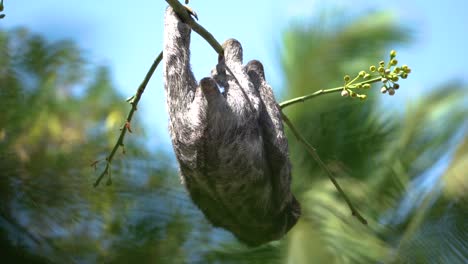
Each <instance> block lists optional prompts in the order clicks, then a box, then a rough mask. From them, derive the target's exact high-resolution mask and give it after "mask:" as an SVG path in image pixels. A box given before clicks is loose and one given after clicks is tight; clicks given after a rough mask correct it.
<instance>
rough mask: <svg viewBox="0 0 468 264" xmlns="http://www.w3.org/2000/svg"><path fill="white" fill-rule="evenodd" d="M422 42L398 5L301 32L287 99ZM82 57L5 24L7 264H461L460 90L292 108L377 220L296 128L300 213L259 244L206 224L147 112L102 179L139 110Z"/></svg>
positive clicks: (287, 39) (0, 175)
mask: <svg viewBox="0 0 468 264" xmlns="http://www.w3.org/2000/svg"><path fill="white" fill-rule="evenodd" d="M325 19H331V18H326V17H325ZM411 37H412V35H411V30H409V29H408V28H402V27H400V26H398V24H397V21H395V20H394V18H393V17H392V16H391V15H389V14H387V13H370V14H367V15H363V16H361V17H357V18H354V17H353V18H349V17H346V16H343V14H341V15H337V16H334V17H333V19H332V21H324V17H321V18H319V19H317V20H316V21H312V22H311V23H310V24H308V25H296V26H293V27H291V29H290V30H288V31H287V32H285V34H284V48H285V49H284V53H283V54H282V58H283V59H282V62H283V67H284V72H285V74H286V75H285V77H286V83H287V84H288V87H287V97H288V98H292V97H295V96H300V95H304V94H308V93H311V92H313V91H315V90H318V89H322V88H330V87H335V86H340V85H342V76H344V75H345V74H350V73H354V72H356V73H357V72H359V71H360V70H361V69H366V68H367V67H368V66H369V65H371V64H375V63H376V61H378V60H380V59H381V58H382V56H386V54H388V52H389V50H390V49H392V48H393V47H394V45H402V44H405V43H409V42H410V41H411ZM82 54H83V52H82V51H81V50H80V49H79V48H78V47H76V45H75V44H74V43H73V42H71V41H58V42H49V41H47V40H46V39H44V38H43V37H41V36H38V35H35V34H32V33H30V32H28V31H27V30H26V29H16V30H12V31H7V32H5V31H0V98H1V100H2V103H1V104H0V199H1V201H2V202H1V203H0V257H1V258H2V260H9V261H7V263H10V262H11V263H130V262H135V263H294V264H296V263H299V264H300V263H466V260H467V259H468V256H467V254H468V253H467V252H468V242H467V241H468V222H467V221H466V219H467V213H466V212H468V208H467V207H468V206H467V205H468V198H467V193H468V180H467V175H466V174H467V171H468V167H467V166H468V136H467V133H466V132H467V122H466V116H467V114H468V107H467V105H468V104H467V103H466V102H467V101H466V97H467V93H468V90H467V87H466V86H465V84H461V83H456V82H452V83H447V84H445V85H443V86H441V87H436V88H433V89H431V90H428V91H427V93H426V95H425V96H423V97H422V99H420V100H418V101H415V102H414V103H412V104H411V105H409V106H407V108H406V110H405V111H404V113H403V114H401V115H399V114H396V113H392V112H390V111H388V109H385V108H383V107H382V104H381V100H382V96H383V95H381V94H380V93H379V91H378V90H379V89H373V90H375V91H374V92H371V94H369V98H368V100H367V101H366V102H364V103H363V102H360V101H357V100H346V98H343V97H341V96H340V95H339V93H337V94H336V95H335V94H332V95H325V96H321V97H320V98H319V99H313V100H311V101H308V102H306V103H304V104H297V105H295V106H291V107H289V108H288V109H287V110H285V112H286V114H287V115H288V116H289V117H290V118H291V120H292V121H293V122H294V124H296V126H297V127H298V128H299V130H300V131H301V132H302V133H303V134H304V135H305V137H306V138H307V139H308V140H309V141H310V142H311V143H312V145H313V146H315V147H316V148H317V151H318V153H319V155H320V156H321V158H322V159H323V160H324V161H325V163H326V164H327V166H328V167H329V168H330V170H331V171H333V172H334V174H335V175H336V176H337V178H338V181H339V182H340V184H341V185H342V187H343V188H344V189H345V191H346V192H347V194H348V195H349V196H350V197H351V198H352V200H353V202H354V204H355V205H356V206H357V207H358V208H359V210H360V211H361V212H362V214H363V215H364V216H366V217H367V220H368V221H369V226H363V225H362V224H360V223H359V222H358V221H357V220H356V219H354V218H353V217H352V216H351V215H350V212H349V209H348V208H347V207H346V205H345V203H344V201H343V200H342V199H341V197H340V196H339V195H338V193H337V192H336V190H335V189H334V187H333V185H332V184H331V183H330V182H329V180H328V178H327V177H326V175H325V174H324V172H323V171H322V170H321V169H320V168H319V166H318V165H317V164H316V163H315V162H314V161H313V159H312V158H311V157H310V156H309V155H308V154H307V152H306V151H305V149H304V148H303V146H301V145H300V144H298V143H297V142H296V141H295V139H294V137H292V135H290V137H289V138H290V140H289V142H290V152H291V153H290V157H291V160H292V162H293V166H294V167H293V181H294V182H293V189H294V192H295V194H296V195H297V197H298V198H299V200H300V201H301V204H302V207H303V216H302V218H301V220H300V221H299V223H298V224H297V225H296V226H295V227H294V228H293V229H292V230H291V232H290V233H289V234H288V236H287V237H286V238H285V239H283V240H281V241H275V242H272V243H269V244H267V245H264V246H261V247H258V248H248V247H246V246H244V245H241V244H240V243H238V242H237V241H236V240H235V239H234V238H233V236H232V235H230V234H229V233H227V232H225V231H222V230H219V229H214V228H212V227H211V226H210V225H209V224H208V222H207V221H206V220H205V218H204V217H203V215H202V214H201V213H200V212H199V210H198V209H196V207H195V206H194V205H193V204H192V203H191V202H190V200H189V198H188V196H187V194H186V192H185V191H184V189H183V188H182V186H181V184H180V182H179V178H178V175H177V169H176V163H175V160H174V159H172V158H170V157H171V156H169V155H168V154H166V153H164V152H161V151H159V152H154V151H150V150H149V149H148V148H147V146H146V144H145V140H146V135H144V133H143V128H142V127H141V126H138V124H139V121H138V120H136V121H134V124H133V131H134V132H135V133H134V134H132V135H129V136H128V137H127V139H126V145H125V147H126V155H123V154H122V155H117V157H116V159H115V161H114V163H113V170H112V171H113V177H114V181H113V185H112V186H107V187H104V186H103V187H99V188H93V187H92V183H93V182H94V180H95V179H96V177H97V176H98V174H99V171H100V169H102V166H103V165H104V164H103V162H101V163H99V164H98V168H97V169H98V171H94V170H93V168H92V167H90V166H89V165H90V164H91V163H92V162H93V161H94V160H96V159H97V158H102V157H104V156H105V155H106V154H107V151H109V150H110V148H111V147H112V146H113V144H114V142H115V140H116V137H117V134H118V130H119V128H120V126H121V124H122V122H123V120H124V117H125V114H126V111H127V110H128V109H129V105H128V104H127V103H126V102H125V100H124V99H123V97H122V96H120V95H119V94H118V93H117V92H116V90H115V87H114V85H113V84H112V81H111V78H110V76H111V73H110V72H109V69H108V68H106V67H103V66H94V65H91V64H89V63H88V62H87V61H86V58H85V57H83V55H82ZM413 70H414V72H415V74H414V77H415V78H416V77H417V74H416V73H417V69H413ZM412 78H413V77H412ZM375 88H378V87H375ZM400 89H411V87H406V86H405V84H404V82H402V88H400ZM161 111H163V109H161Z"/></svg>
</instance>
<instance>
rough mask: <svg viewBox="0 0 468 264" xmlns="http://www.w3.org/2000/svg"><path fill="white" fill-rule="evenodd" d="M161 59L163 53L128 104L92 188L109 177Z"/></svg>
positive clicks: (157, 58)
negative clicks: (113, 142)
mask: <svg viewBox="0 0 468 264" xmlns="http://www.w3.org/2000/svg"><path fill="white" fill-rule="evenodd" d="M162 58H163V53H162V51H161V52H160V53H159V55H158V57H156V59H155V60H154V62H153V65H151V67H150V69H149V70H148V72H147V73H146V76H145V79H143V81H142V82H141V84H140V86H139V87H138V90H137V92H136V94H135V95H134V96H132V97H131V99H130V104H131V105H132V108H131V109H130V112H128V115H127V119H126V120H125V124H124V125H123V126H122V128H121V129H120V136H119V139H118V140H117V142H116V143H115V145H114V148H113V149H112V151H111V153H110V154H109V155H108V156H107V157H106V167H105V168H104V171H103V172H102V173H101V175H99V177H98V179H97V180H96V182H95V183H94V187H97V186H98V185H99V183H100V182H101V180H102V179H103V178H104V176H105V175H108V174H109V175H110V165H111V163H112V159H113V158H114V155H115V153H116V152H117V150H118V149H119V147H123V146H124V143H123V141H124V138H125V134H126V133H127V131H129V132H131V128H130V124H131V122H132V118H133V114H134V113H135V111H136V110H137V105H138V102H140V99H141V95H142V94H143V92H144V91H145V88H146V85H147V84H148V82H149V80H150V79H151V76H152V75H153V73H154V71H155V70H156V68H157V67H158V64H159V63H160V62H161V60H162ZM94 164H95V163H94ZM108 183H110V177H109V181H108Z"/></svg>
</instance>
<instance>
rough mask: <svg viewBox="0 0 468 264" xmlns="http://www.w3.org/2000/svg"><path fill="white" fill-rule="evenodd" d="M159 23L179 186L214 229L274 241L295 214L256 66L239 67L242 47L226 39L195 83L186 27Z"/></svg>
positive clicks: (276, 124)
mask: <svg viewBox="0 0 468 264" xmlns="http://www.w3.org/2000/svg"><path fill="white" fill-rule="evenodd" d="M164 23H165V24H164V50H163V52H164V53H163V54H164V66H163V67H164V68H163V72H164V73H163V74H164V87H165V90H166V95H167V107H168V111H169V131H170V135H171V139H172V144H173V147H174V152H175V154H176V157H177V160H178V162H179V165H180V173H181V179H182V182H183V184H184V185H185V187H186V188H187V190H188V192H189V193H190V196H191V198H192V200H193V202H194V203H195V204H196V205H197V206H198V207H199V208H200V210H201V211H202V212H203V213H204V214H205V216H206V218H207V219H208V220H209V221H210V222H211V223H212V224H213V225H214V226H217V227H222V228H225V229H227V230H229V231H230V232H232V233H233V234H234V235H235V236H236V237H237V238H238V239H239V240H241V241H242V242H244V243H246V244H247V245H250V246H257V245H260V244H263V243H266V242H269V241H272V240H277V239H280V238H281V237H283V236H284V234H286V233H287V232H288V231H289V230H290V229H291V228H292V227H293V226H294V225H295V223H296V222H297V219H298V218H299V216H300V214H301V209H300V205H299V203H298V201H297V200H296V198H295V197H294V196H293V194H292V193H291V190H290V184H291V164H290V161H289V157H288V142H287V139H286V136H285V134H284V129H283V123H282V119H281V112H280V108H279V106H278V104H277V103H276V101H275V98H274V96H273V91H272V89H271V87H270V86H269V85H268V84H267V82H266V81H265V75H264V70H263V66H262V64H261V63H260V62H259V61H255V60H254V61H251V62H249V63H248V64H247V65H245V66H243V65H242V47H241V44H240V43H239V42H238V41H237V40H234V39H229V40H227V41H226V42H225V43H224V44H223V49H224V57H220V59H219V63H218V65H216V68H215V69H214V70H213V71H212V74H211V75H212V77H207V78H203V79H201V81H200V82H199V83H197V81H196V80H195V77H194V75H193V73H192V71H191V67H190V33H191V29H190V27H189V26H188V25H187V24H185V23H184V22H183V21H182V20H181V19H180V18H179V17H178V16H177V15H176V14H175V12H174V11H173V9H172V8H171V7H169V8H168V9H167V10H166V15H165V22H164ZM220 88H221V90H220ZM221 91H222V92H221Z"/></svg>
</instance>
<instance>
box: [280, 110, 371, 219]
mask: <svg viewBox="0 0 468 264" xmlns="http://www.w3.org/2000/svg"><path fill="white" fill-rule="evenodd" d="M281 115H282V117H283V120H284V122H285V123H286V125H288V127H289V128H290V129H291V131H292V132H293V134H294V136H295V137H296V138H297V140H299V142H301V143H302V144H303V145H304V146H305V147H306V149H307V152H309V154H310V155H311V156H312V158H314V160H315V161H316V162H317V163H318V164H319V165H320V167H322V169H323V170H325V172H326V174H327V176H328V178H330V181H331V182H332V183H333V185H335V188H336V189H337V190H338V192H339V193H340V194H341V196H343V199H344V200H345V202H346V203H347V204H348V207H349V209H350V210H351V213H352V214H353V216H355V217H356V218H357V219H358V220H359V221H360V222H361V223H363V224H365V225H367V220H366V219H365V218H364V217H363V216H362V215H361V214H360V213H359V212H358V211H357V210H356V208H354V206H353V204H352V203H351V200H350V199H349V198H348V196H346V194H345V192H344V191H343V189H341V186H340V185H339V184H338V182H337V181H336V179H335V177H334V176H333V173H332V172H331V171H330V170H329V169H328V167H327V166H326V165H325V163H323V161H322V159H320V157H319V155H318V154H317V151H316V150H315V148H314V147H312V145H310V143H309V142H307V140H306V139H305V138H304V137H303V136H302V135H301V133H299V131H298V130H297V129H296V127H295V126H294V125H293V124H292V122H291V120H289V118H288V117H287V116H286V115H285V114H284V113H281Z"/></svg>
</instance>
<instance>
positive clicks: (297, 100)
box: [279, 76, 382, 109]
mask: <svg viewBox="0 0 468 264" xmlns="http://www.w3.org/2000/svg"><path fill="white" fill-rule="evenodd" d="M381 79H382V77H380V76H379V77H375V78H373V79H370V80H366V81H363V82H361V84H371V83H376V82H380V81H381ZM344 88H345V87H344V86H340V87H335V88H330V89H321V90H318V91H316V92H313V93H311V94H308V95H304V96H299V97H296V98H293V99H289V100H286V101H284V102H281V103H280V104H279V106H280V108H281V109H284V108H286V107H288V106H290V105H293V104H297V103H303V102H305V101H307V100H309V99H311V98H314V97H316V96H318V95H321V94H328V93H336V92H341V91H342V90H343V89H344Z"/></svg>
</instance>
